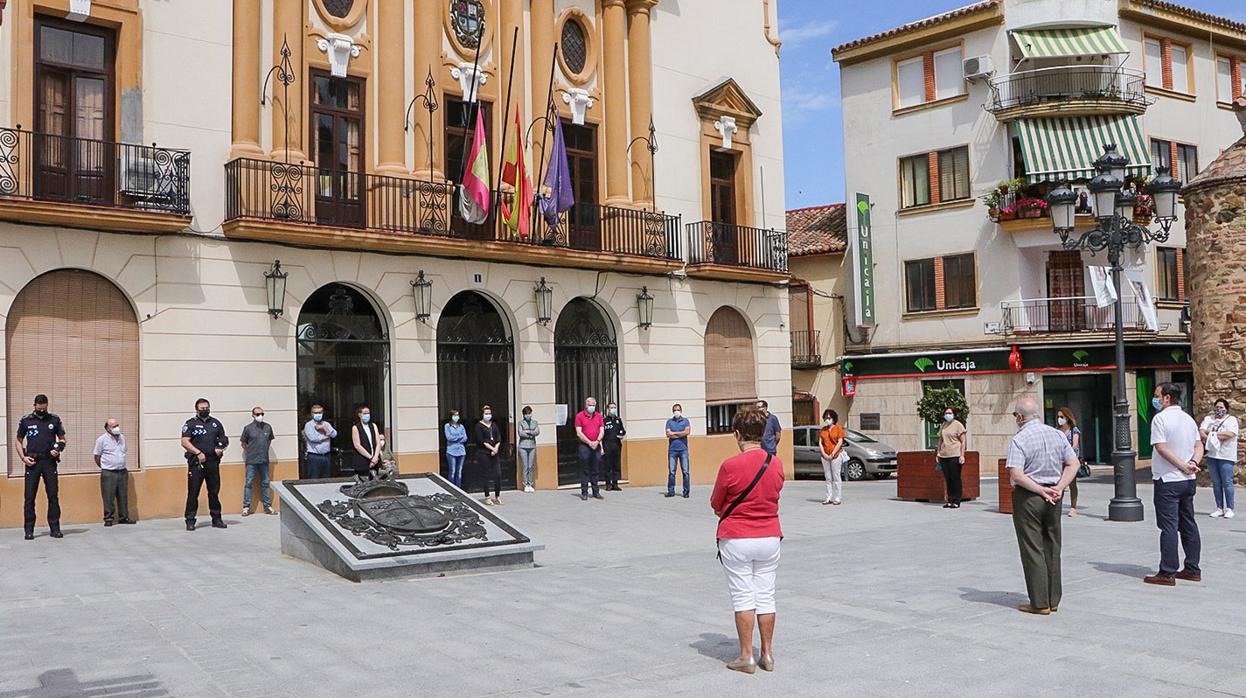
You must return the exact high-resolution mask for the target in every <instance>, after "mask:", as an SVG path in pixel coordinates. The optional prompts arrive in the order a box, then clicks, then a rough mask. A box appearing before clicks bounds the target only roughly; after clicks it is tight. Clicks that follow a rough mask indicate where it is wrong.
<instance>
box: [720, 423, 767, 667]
mask: <svg viewBox="0 0 1246 698" xmlns="http://www.w3.org/2000/svg"><path fill="white" fill-rule="evenodd" d="M731 426H732V429H733V430H734V431H735V438H736V442H737V443H738V444H739V447H740V455H738V456H732V457H731V458H728V459H727V460H725V461H723V463H722V465H721V466H720V467H719V469H718V479H717V480H715V481H714V493H713V494H712V495H711V496H710V506H712V507H713V508H714V513H715V514H717V515H718V518H719V521H718V553H719V558H720V559H721V560H722V566H723V570H724V571H725V572H726V574H727V588H728V589H729V590H730V591H731V603H732V606H733V607H734V608H735V628H736V633H737V634H738V635H739V638H740V655H739V656H738V657H736V659H734V660H733V661H731V662H730V663H728V664H727V668H728V669H731V670H733V671H743V672H745V673H747V674H752V673H753V672H755V671H756V670H757V665H758V664H760V665H761V668H762V669H764V670H766V671H774V656H773V654H772V652H771V640H772V639H773V638H774V615H775V613H774V612H775V608H774V578H775V573H776V572H777V571H778V569H779V541H780V540H781V539H782V538H783V531H782V530H781V529H780V528H779V492H780V491H781V490H782V489H783V463H782V462H781V461H780V460H779V459H778V458H775V457H772V456H768V455H767V454H766V452H765V451H763V450H762V448H761V436H762V434H763V433H764V432H765V430H766V415H765V414H763V413H762V412H760V411H759V410H757V409H755V408H753V407H749V408H746V409H744V410H741V411H740V412H738V413H736V416H735V420H734V421H733V422H732V425H731ZM754 623H756V625H757V626H758V629H759V630H760V632H761V658H760V660H758V661H754V660H753V625H754Z"/></svg>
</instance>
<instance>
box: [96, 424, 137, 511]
mask: <svg viewBox="0 0 1246 698" xmlns="http://www.w3.org/2000/svg"><path fill="white" fill-rule="evenodd" d="M125 451H126V444H125V434H122V433H121V425H120V424H118V423H117V420H115V419H109V420H108V421H106V422H104V433H103V434H100V436H99V438H98V439H96V440H95V450H94V454H95V464H96V465H97V466H99V469H100V495H101V496H102V497H103V499H104V525H105V526H111V525H113V524H114V523H122V524H132V523H134V520H133V519H131V518H130V504H129V495H128V491H129V487H130V474H129V473H128V472H127V471H126V469H125ZM114 504H115V505H116V507H115V508H114Z"/></svg>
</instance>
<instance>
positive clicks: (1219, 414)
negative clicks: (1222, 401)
mask: <svg viewBox="0 0 1246 698" xmlns="http://www.w3.org/2000/svg"><path fill="white" fill-rule="evenodd" d="M1226 414H1228V410H1226V409H1224V408H1223V407H1217V408H1216V416H1217V417H1223V416H1224V415H1226Z"/></svg>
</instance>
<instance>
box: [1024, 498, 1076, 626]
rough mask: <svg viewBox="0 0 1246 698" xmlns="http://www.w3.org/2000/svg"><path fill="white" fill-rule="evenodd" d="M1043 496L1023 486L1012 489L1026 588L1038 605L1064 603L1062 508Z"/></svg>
mask: <svg viewBox="0 0 1246 698" xmlns="http://www.w3.org/2000/svg"><path fill="white" fill-rule="evenodd" d="M1058 505H1059V502H1057V505H1051V504H1048V503H1047V500H1045V499H1043V497H1042V495H1038V494H1035V493H1033V492H1031V491H1029V490H1027V489H1025V488H1023V487H1013V488H1012V525H1013V528H1015V529H1016V530H1017V546H1018V547H1019V548H1020V550H1021V569H1022V570H1023V571H1024V572H1025V590H1026V592H1028V593H1029V595H1030V605H1031V606H1033V607H1035V608H1055V607H1056V606H1059V605H1060V597H1061V596H1062V595H1063V592H1064V589H1063V587H1062V585H1061V583H1060V509H1061V507H1060V506H1058Z"/></svg>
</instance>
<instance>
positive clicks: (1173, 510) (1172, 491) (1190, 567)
mask: <svg viewBox="0 0 1246 698" xmlns="http://www.w3.org/2000/svg"><path fill="white" fill-rule="evenodd" d="M1195 491H1196V485H1195V483H1194V481H1193V480H1180V481H1178V482H1164V481H1163V480H1156V481H1155V523H1156V524H1157V525H1158V526H1159V573H1160V574H1161V575H1163V576H1166V577H1171V576H1173V575H1174V574H1176V573H1177V572H1178V570H1180V568H1179V567H1178V566H1177V564H1178V562H1180V556H1179V555H1178V550H1177V539H1178V538H1180V539H1181V547H1182V549H1184V550H1185V571H1186V572H1189V573H1191V574H1200V573H1201V571H1200V569H1199V566H1198V562H1199V557H1200V556H1201V553H1202V551H1203V542H1202V539H1200V538H1199V535H1198V522H1197V521H1195V520H1194V492H1195Z"/></svg>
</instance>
